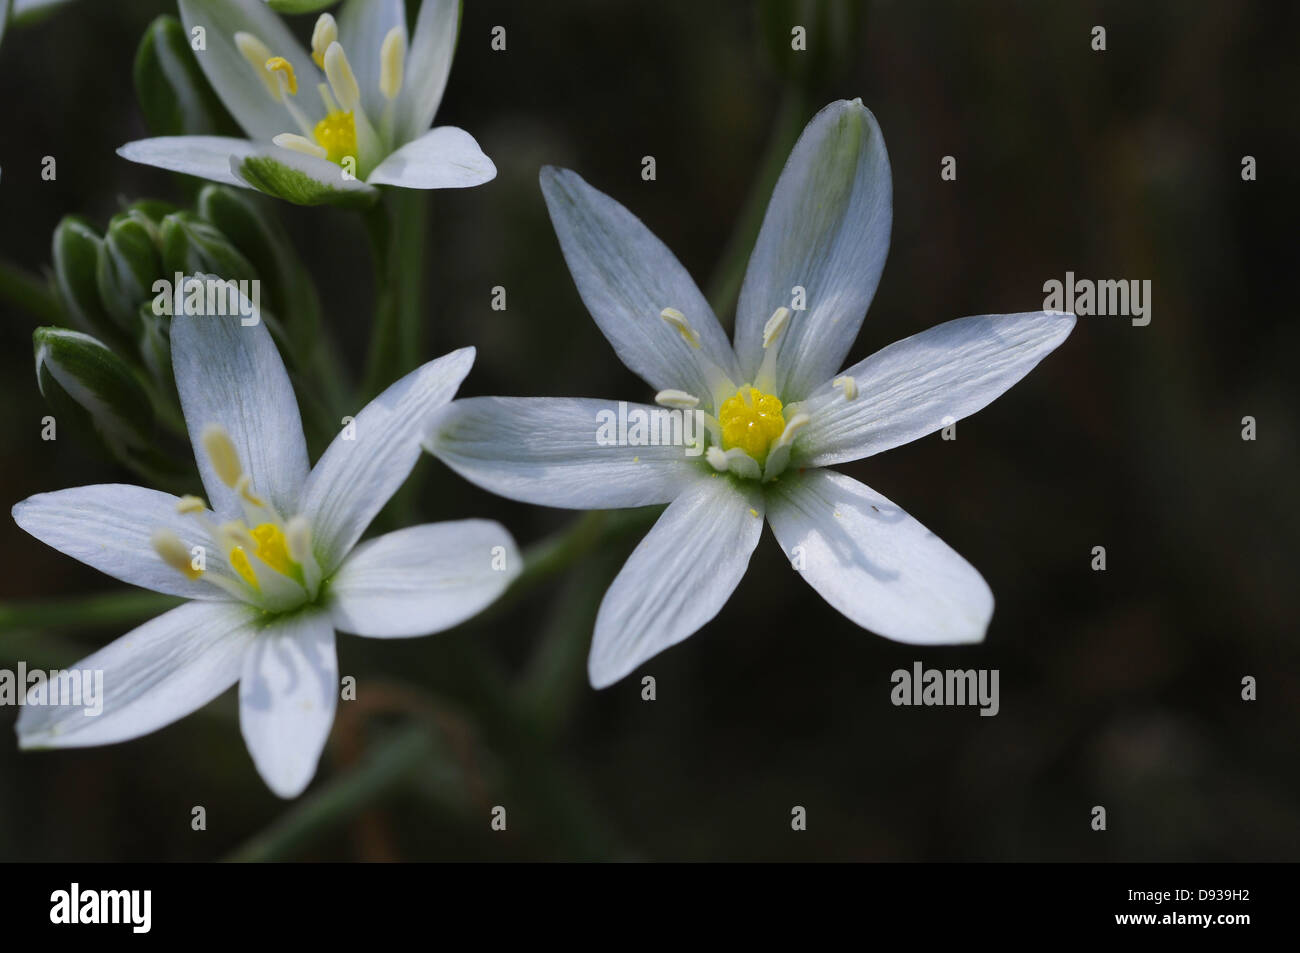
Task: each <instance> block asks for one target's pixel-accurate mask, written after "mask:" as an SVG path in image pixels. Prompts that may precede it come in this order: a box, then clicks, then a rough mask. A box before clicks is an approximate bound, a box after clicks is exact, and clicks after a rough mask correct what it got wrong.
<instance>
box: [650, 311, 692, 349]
mask: <svg viewBox="0 0 1300 953" xmlns="http://www.w3.org/2000/svg"><path fill="white" fill-rule="evenodd" d="M659 317H661V318H663V319H664V320H665V321H667V322H668V323H669V324H671V325H672V326H673V327H674V328H675V329H676V330H677V333H678V334H680V335H681V336H682V340H683V341H685V342H686V343H687V344H689V345H690V346H691V347H693V348H696V349H698V348H699V346H700V336H699V334H697V333H696V331H695V329H694V328H693V327H691V325H690V322H689V321H687V320H686V315H684V314H682V313H681V312H680V311H678V310H677V309H676V308H664V309H663V310H662V311H660V312H659Z"/></svg>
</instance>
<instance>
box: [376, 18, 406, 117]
mask: <svg viewBox="0 0 1300 953" xmlns="http://www.w3.org/2000/svg"><path fill="white" fill-rule="evenodd" d="M405 72H406V30H405V29H403V28H402V27H400V26H395V27H393V28H392V29H391V30H389V31H388V33H387V35H386V36H385V37H384V42H383V45H381V46H380V47H379V91H380V92H381V93H383V94H384V98H385V99H387V100H393V99H396V98H397V94H398V93H400V92H401V91H402V77H403V76H404V75H405Z"/></svg>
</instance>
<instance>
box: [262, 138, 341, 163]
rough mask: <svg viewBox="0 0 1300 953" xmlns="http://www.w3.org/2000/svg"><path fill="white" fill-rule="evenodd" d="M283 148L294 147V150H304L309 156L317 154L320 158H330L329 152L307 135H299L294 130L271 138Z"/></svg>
mask: <svg viewBox="0 0 1300 953" xmlns="http://www.w3.org/2000/svg"><path fill="white" fill-rule="evenodd" d="M271 141H272V142H274V143H275V144H276V145H277V146H279V147H280V148H281V149H292V150H293V151H294V152H302V153H304V154H306V155H309V156H316V157H317V158H320V159H325V158H328V156H329V153H328V152H326V151H325V150H324V149H322V148H321V147H320V146H318V145H316V143H314V142H312V141H311V140H310V139H308V138H307V137H306V136H297V135H294V134H293V133H292V132H282V133H280V134H279V135H278V136H275V137H273V138H272V139H271Z"/></svg>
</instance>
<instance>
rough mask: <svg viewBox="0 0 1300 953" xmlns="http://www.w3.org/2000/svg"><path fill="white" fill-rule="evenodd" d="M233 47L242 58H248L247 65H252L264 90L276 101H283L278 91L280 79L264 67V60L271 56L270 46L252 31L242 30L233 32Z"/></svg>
mask: <svg viewBox="0 0 1300 953" xmlns="http://www.w3.org/2000/svg"><path fill="white" fill-rule="evenodd" d="M235 47H236V48H237V49H238V50H239V52H240V54H241V55H242V56H243V57H244V59H246V60H248V62H249V65H251V66H252V67H253V72H254V73H256V74H257V75H258V78H259V79H261V81H262V85H263V86H265V87H266V91H267V92H268V93H270V95H271V98H272V99H274V100H275V101H276V102H277V103H279V102H283V101H284V97H283V95H282V94H281V92H280V81H279V80H278V79H276V78H275V77H274V76H272V75H271V72H270V71H269V70H267V68H266V61H267V60H269V59H270V58H271V50H270V47H268V46H267V45H266V44H265V43H263V42H262V41H261V40H260V39H258V38H257V37H256V36H254V35H253V34H252V33H245V32H243V31H240V32H239V33H236V34H235Z"/></svg>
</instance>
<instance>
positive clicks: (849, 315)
mask: <svg viewBox="0 0 1300 953" xmlns="http://www.w3.org/2000/svg"><path fill="white" fill-rule="evenodd" d="M541 182H542V191H543V192H544V193H545V196H546V203H547V206H548V208H549V209H550V214H551V220H552V221H553V223H554V225H555V230H556V233H557V234H558V236H559V239H560V246H561V248H562V249H563V251H564V256H565V258H566V260H567V261H568V265H569V269H570V271H571V272H572V273H573V278H574V281H575V282H576V284H577V286H578V290H579V292H580V293H581V295H582V299H583V301H584V303H585V304H586V306H587V309H588V310H589V311H590V312H591V315H592V317H593V318H595V320H596V323H597V324H598V325H599V326H600V329H601V331H603V332H604V334H605V336H606V338H608V339H609V342H610V343H611V344H612V345H613V346H614V350H615V351H616V352H617V353H618V356H619V357H620V358H621V359H622V361H623V363H625V364H626V365H627V366H628V367H629V368H631V369H632V370H633V371H635V372H636V373H637V374H639V375H640V376H641V377H642V378H644V379H645V381H646V382H647V383H648V384H649V385H650V386H651V387H653V388H656V389H657V390H658V394H657V396H656V402H657V403H658V404H660V405H661V406H662V407H667V408H687V409H688V410H689V409H694V410H699V411H701V412H702V413H703V415H704V416H703V420H704V423H705V427H706V429H707V431H708V432H709V438H708V439H709V443H710V445H709V446H708V448H707V451H706V452H705V453H704V454H703V455H695V456H692V455H690V454H688V453H684V452H683V448H682V447H680V446H607V445H602V443H604V444H608V442H609V441H608V440H598V439H597V432H598V428H599V427H600V423H599V421H600V420H602V419H604V420H609V419H610V418H609V413H610V412H615V413H616V411H614V408H615V406H616V405H615V404H614V403H613V402H610V401H600V400H578V399H540V398H531V399H530V398H509V397H477V398H471V399H468V400H459V401H455V402H453V403H452V404H450V405H448V406H447V407H446V408H444V409H443V410H441V411H439V412H438V414H437V415H435V417H434V421H435V423H434V426H433V429H432V431H431V434H430V437H429V439H428V440H427V441H426V447H427V448H428V449H429V450H430V451H431V452H432V453H434V454H435V455H437V456H438V457H439V458H440V459H441V460H442V461H443V462H445V463H446V464H447V465H448V466H450V467H452V469H454V470H456V471H457V472H459V473H460V474H461V475H463V476H464V477H466V478H467V479H469V480H472V481H473V482H475V483H477V484H479V485H480V486H482V487H485V488H486V489H489V490H492V491H493V492H496V493H499V494H501V495H502V496H507V497H510V498H512V499H516V500H523V501H525V502H530V503H537V504H541V505H544V506H560V507H571V508H575V509H595V508H609V507H628V506H645V505H649V504H655V503H669V504H670V505H669V506H668V508H667V509H666V510H665V511H664V513H663V515H662V516H661V517H660V518H659V521H658V522H657V523H656V524H655V526H654V528H653V529H651V530H650V532H649V534H648V535H647V536H646V537H645V539H643V540H642V541H641V543H640V545H638V546H637V548H636V550H635V551H634V552H633V553H632V555H631V557H630V558H629V559H628V561H627V563H626V564H625V565H624V566H623V568H622V570H621V571H620V572H619V574H618V576H617V577H616V578H615V580H614V582H613V584H612V585H611V586H610V588H609V591H608V592H607V593H606V594H605V598H604V601H603V602H602V603H601V606H600V611H599V614H598V616H597V619H596V630H595V635H594V637H593V640H592V646H591V656H590V659H589V664H588V671H589V674H590V677H591V682H592V684H593V685H594V686H595V687H597V688H602V687H604V686H606V685H610V684H612V683H613V682H615V681H617V680H618V679H620V678H622V677H623V676H625V675H627V674H628V673H629V672H631V671H632V670H633V669H635V668H636V667H637V666H638V665H640V664H641V663H642V662H644V661H645V660H646V659H648V658H650V657H651V656H653V655H655V654H657V653H658V652H660V651H662V650H664V649H666V648H668V647H669V646H671V645H674V644H676V643H678V642H680V641H682V640H683V639H685V638H686V637H687V636H689V635H691V633H693V632H695V631H696V630H697V629H699V628H700V627H701V626H702V625H704V624H705V623H706V622H708V621H709V620H710V619H712V618H713V617H714V616H715V615H716V614H717V613H718V611H719V610H720V609H721V608H722V605H723V603H725V602H726V601H727V599H728V597H729V596H730V595H731V593H732V591H733V590H734V589H735V588H736V586H737V584H738V583H739V582H740V579H741V576H743V575H744V572H745V567H746V566H747V565H748V563H749V557H750V554H751V553H752V552H753V550H754V547H755V546H756V545H757V543H758V538H759V536H760V534H761V532H762V527H763V517H764V516H766V517H767V521H768V522H769V523H770V524H771V527H772V531H773V533H774V534H775V535H776V538H777V540H778V542H780V544H781V546H782V547H783V548H784V549H785V551H786V553H787V555H788V556H789V557H790V559H791V563H792V565H793V566H794V567H795V568H796V569H797V570H798V571H799V572H800V573H801V575H802V576H803V577H804V579H806V580H807V581H808V582H809V583H810V584H811V585H812V586H813V588H814V589H816V590H817V591H818V592H819V593H821V595H822V597H823V598H825V599H826V601H827V602H829V603H830V604H831V605H832V606H834V607H835V608H836V609H838V610H839V611H840V612H842V613H843V614H844V615H845V616H847V617H848V618H849V619H851V620H852V621H853V622H855V623H857V624H858V625H860V626H863V627H864V628H867V629H870V630H872V631H873V632H878V633H879V634H881V635H883V636H886V637H887V638H891V639H896V640H898V641H900V642H912V643H922V644H941V643H959V642H976V641H979V640H981V639H982V638H983V637H984V633H985V630H986V628H987V626H988V622H989V619H990V617H991V616H992V612H993V596H992V593H991V592H990V591H989V588H988V585H987V584H986V583H985V582H984V580H983V579H982V578H981V577H980V575H979V573H978V572H976V571H975V569H974V568H972V567H971V566H970V565H969V564H968V563H967V562H966V561H965V560H963V559H962V558H961V557H960V556H958V555H957V554H956V553H955V552H953V551H952V550H951V549H950V548H949V547H948V546H947V545H945V544H944V543H943V542H942V541H941V540H939V538H938V537H936V536H935V535H934V534H933V533H931V532H929V531H928V530H927V529H926V528H925V527H923V526H922V525H921V524H920V523H918V522H917V521H916V520H914V519H912V517H910V516H908V515H907V513H905V512H903V510H902V509H900V508H899V507H898V506H896V505H895V504H893V503H891V502H890V501H889V500H887V499H886V498H885V497H883V496H881V495H880V494H879V493H876V492H875V491H874V490H872V489H870V488H869V487H866V486H864V485H863V484H861V483H859V482H857V481H856V480H852V479H850V478H849V477H846V476H844V475H842V474H840V473H836V472H835V471H833V470H828V469H824V468H825V467H828V466H830V465H832V464H836V463H843V462H846V461H850V460H858V459H861V458H863V457H868V456H871V455H872V454H875V453H879V452H881V451H882V450H888V449H890V448H891V447H897V446H899V445H900V444H904V443H908V442H910V441H912V440H916V439H918V438H919V437H923V436H925V435H926V434H929V433H932V432H934V431H935V430H938V429H939V428H941V427H942V426H945V425H947V424H948V423H950V422H952V421H955V420H959V419H961V418H962V417H965V416H968V415H969V414H972V413H974V412H975V411H977V410H979V409H980V408H982V407H984V406H985V405H986V404H988V403H989V402H990V401H992V400H993V399H994V398H995V397H997V396H998V395H999V394H1001V393H1002V392H1003V391H1005V390H1006V389H1007V388H1009V387H1010V386H1011V385H1012V384H1014V383H1015V382H1016V381H1018V380H1019V379H1020V378H1021V377H1023V376H1024V375H1025V374H1026V373H1028V372H1029V370H1030V369H1031V368H1033V367H1034V365H1036V364H1037V363H1038V362H1039V361H1040V360H1041V359H1042V358H1043V357H1044V356H1045V355H1046V354H1048V353H1049V352H1051V351H1052V350H1053V349H1054V348H1055V347H1056V346H1057V345H1058V344H1060V343H1061V342H1062V341H1063V340H1064V339H1065V337H1066V335H1068V334H1069V333H1070V330H1071V328H1073V327H1074V320H1075V319H1074V315H1071V314H1062V313H1053V312H1033V313H1028V314H998V315H981V316H978V317H970V318H962V319H960V320H956V321H949V322H948V323H946V324H941V325H938V326H937V327H934V328H931V329H930V330H928V331H924V332H922V333H920V334H917V335H914V336H912V337H909V338H906V339H904V340H902V341H899V342H897V343H896V344H892V345H890V346H889V347H887V348H885V349H884V350H882V351H878V352H877V353H875V354H873V355H872V356H870V357H868V358H867V359H866V360H863V361H860V362H859V363H857V364H855V365H854V366H852V367H850V368H848V369H847V370H845V371H842V372H839V373H837V371H838V370H839V368H840V367H841V365H842V362H843V360H844V357H845V355H846V354H847V353H848V351H849V348H850V346H851V345H852V344H853V341H854V338H855V337H856V336H857V333H858V329H859V327H860V326H861V324H862V319H863V316H864V314H865V312H866V309H867V306H868V304H870V302H871V298H872V295H873V294H874V293H875V290H876V284H877V282H878V280H879V278H880V273H881V270H882V268H883V267H884V263H885V254H886V252H887V250H888V247H889V231H890V222H891V218H892V195H891V191H892V189H891V182H890V171H889V159H888V157H887V156H886V154H885V144H884V140H883V139H882V137H881V133H880V129H879V127H878V126H877V125H876V120H875V117H874V116H872V114H871V112H870V111H869V110H867V109H866V107H864V106H863V105H862V102H861V101H860V100H854V101H853V102H845V101H840V102H836V103H832V104H831V105H829V106H827V107H826V108H825V109H823V110H822V111H821V112H819V113H818V114H817V116H816V117H814V119H813V120H812V122H811V123H809V124H808V127H807V128H806V129H805V130H804V132H803V134H802V135H801V136H800V138H799V141H798V143H796V145H795V147H794V150H793V152H792V153H791V155H790V158H789V160H788V161H787V163H786V166H785V169H784V171H783V172H782V174H781V178H780V181H779V182H778V183H777V185H776V190H775V192H774V193H773V195H772V199H771V202H770V204H769V206H768V209H767V216H766V218H765V219H764V221H763V226H762V230H761V232H760V234H759V237H758V243H757V245H756V247H755V249H754V252H753V255H752V256H751V258H750V261H749V267H748V270H747V272H746V274H745V280H744V285H743V287H742V289H741V292H740V302H739V306H738V310H737V317H736V338H735V346H734V348H733V347H732V345H731V344H730V343H729V342H728V341H727V338H726V336H725V334H724V333H723V331H722V327H721V326H720V325H719V323H718V321H717V319H716V318H715V317H714V315H713V312H712V311H711V310H710V308H709V305H708V303H707V302H706V301H705V300H704V296H703V295H702V294H701V293H700V291H699V290H698V289H697V288H696V286H695V283H694V282H693V281H692V280H691V278H690V276H689V275H688V274H687V273H686V271H685V270H684V269H683V268H682V266H681V265H680V264H679V263H678V261H677V260H676V259H675V258H674V257H673V255H672V253H671V252H670V251H669V250H668V249H667V248H666V247H665V246H664V245H663V244H662V243H661V242H660V241H659V240H658V239H657V238H656V237H655V236H654V235H652V234H651V233H650V231H649V230H648V229H647V228H646V227H645V226H644V225H643V224H642V223H641V222H640V221H639V220H638V219H637V218H636V217H635V216H633V215H632V214H631V213H630V212H628V211H627V209H625V208H624V207H623V206H621V205H619V204H618V203H617V202H615V201H614V200H613V199H611V198H609V197H608V196H606V195H604V194H602V193H600V192H598V191H596V190H595V189H593V188H591V186H589V185H587V184H586V183H585V182H584V181H583V180H582V179H581V178H579V177H578V176H577V175H575V174H574V173H572V172H569V171H564V170H556V169H551V168H548V169H543V171H542V176H541ZM801 299H802V300H801ZM634 406H635V405H634ZM640 410H641V411H642V413H643V414H645V415H649V414H651V413H653V412H655V410H656V408H653V407H641V408H640ZM602 412H604V413H602ZM629 413H630V412H629ZM661 413H662V411H661Z"/></svg>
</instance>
